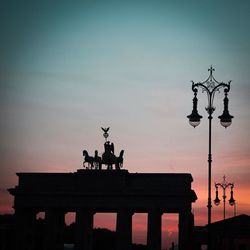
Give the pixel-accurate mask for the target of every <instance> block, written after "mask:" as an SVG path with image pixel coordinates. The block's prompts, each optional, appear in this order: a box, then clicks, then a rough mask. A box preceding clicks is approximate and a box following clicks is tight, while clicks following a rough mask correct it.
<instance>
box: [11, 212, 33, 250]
mask: <svg viewBox="0 0 250 250" xmlns="http://www.w3.org/2000/svg"><path fill="white" fill-rule="evenodd" d="M35 221H36V212H35V211H34V210H29V209H16V211H15V222H16V227H15V242H14V243H13V245H14V249H16V250H33V249H34V243H35Z"/></svg>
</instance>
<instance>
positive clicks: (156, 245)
mask: <svg viewBox="0 0 250 250" xmlns="http://www.w3.org/2000/svg"><path fill="white" fill-rule="evenodd" d="M161 216H162V212H161V211H159V210H157V209H155V210H152V211H150V212H149V213H148V234H147V246H148V250H161Z"/></svg>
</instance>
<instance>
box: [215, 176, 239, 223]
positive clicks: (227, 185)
mask: <svg viewBox="0 0 250 250" xmlns="http://www.w3.org/2000/svg"><path fill="white" fill-rule="evenodd" d="M219 187H220V188H222V189H223V195H222V198H223V215H224V216H223V218H224V220H225V218H226V198H227V196H226V189H227V188H231V191H230V199H229V200H228V202H229V204H230V206H235V199H234V197H233V188H234V183H229V182H227V181H226V177H225V175H224V176H223V182H221V183H219V182H217V183H215V188H216V197H215V200H214V204H215V205H216V206H219V205H220V199H219V195H218V188H219Z"/></svg>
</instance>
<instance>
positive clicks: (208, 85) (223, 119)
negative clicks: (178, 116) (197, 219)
mask: <svg viewBox="0 0 250 250" xmlns="http://www.w3.org/2000/svg"><path fill="white" fill-rule="evenodd" d="M208 71H209V76H208V78H207V79H206V80H205V81H204V82H197V83H194V82H193V81H192V90H193V92H194V98H193V111H192V113H191V114H190V115H189V116H187V117H188V119H189V123H190V125H191V126H193V127H194V128H195V127H196V126H198V125H199V124H200V119H201V118H202V116H201V115H199V114H198V111H197V104H198V99H197V93H198V88H201V90H202V92H206V94H207V97H208V106H207V107H206V111H207V113H208V121H209V134H208V135H209V138H208V204H207V208H208V225H210V224H211V208H212V202H211V165H212V154H211V127H212V126H211V125H212V119H213V117H212V114H213V112H214V111H215V107H214V106H213V101H214V96H215V93H216V92H219V90H220V89H221V88H223V89H224V94H225V97H224V111H223V113H222V115H220V116H219V117H218V118H219V119H220V123H221V125H222V126H223V127H225V128H227V127H228V126H230V125H231V123H232V118H233V116H232V115H230V114H229V111H228V97H227V95H228V92H229V91H230V83H231V81H229V82H228V83H224V82H218V81H217V80H216V79H215V78H214V76H213V71H214V68H213V67H212V66H211V67H210V68H209V69H208Z"/></svg>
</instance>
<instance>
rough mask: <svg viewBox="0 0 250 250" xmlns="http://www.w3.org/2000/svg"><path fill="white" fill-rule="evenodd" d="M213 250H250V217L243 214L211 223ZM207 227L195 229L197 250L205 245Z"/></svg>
mask: <svg viewBox="0 0 250 250" xmlns="http://www.w3.org/2000/svg"><path fill="white" fill-rule="evenodd" d="M210 227H211V230H210V232H211V249H213V250H250V216H248V215H245V214H242V215H239V216H235V217H232V218H228V219H225V220H221V221H217V222H214V223H211V225H210ZM206 235H207V230H206V227H195V245H196V247H195V250H200V249H201V245H205V244H206V243H207V242H206V239H207V238H206Z"/></svg>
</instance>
